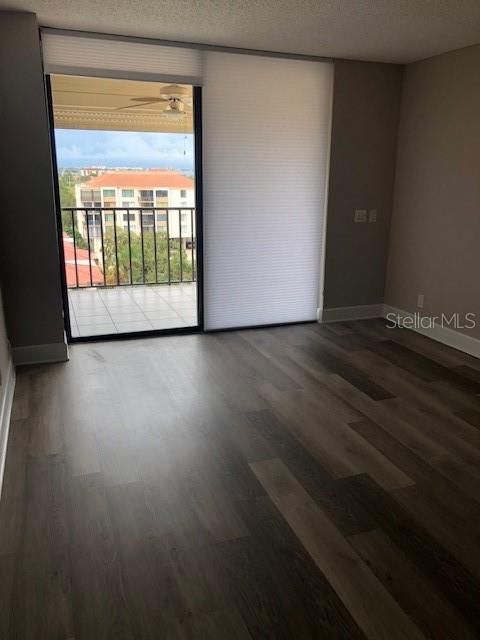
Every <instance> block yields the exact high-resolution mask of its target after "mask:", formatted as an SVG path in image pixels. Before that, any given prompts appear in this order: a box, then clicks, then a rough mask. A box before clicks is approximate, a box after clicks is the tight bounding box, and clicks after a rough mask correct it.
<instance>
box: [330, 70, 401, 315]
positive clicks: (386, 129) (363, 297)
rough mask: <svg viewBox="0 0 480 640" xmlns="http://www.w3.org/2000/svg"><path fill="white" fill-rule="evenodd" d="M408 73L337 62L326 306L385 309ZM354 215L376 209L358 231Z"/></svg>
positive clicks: (358, 225) (359, 226)
mask: <svg viewBox="0 0 480 640" xmlns="http://www.w3.org/2000/svg"><path fill="white" fill-rule="evenodd" d="M402 72H403V67H402V66H400V65H391V64H376V63H365V62H349V61H341V60H340V61H336V62H335V81H334V98H333V121H332V143H331V159H330V181H329V196H328V217H327V237H326V259H325V285H324V307H325V308H326V309H328V308H335V307H349V306H355V305H371V304H379V303H382V302H383V294H384V288H385V269H386V262H387V248H388V236H389V228H390V216H391V208H392V195H393V182H394V173H395V154H396V143H397V129H398V117H399V109H400V94H401V84H402ZM355 209H377V211H378V221H377V222H376V223H375V224H354V222H353V216H354V211H355Z"/></svg>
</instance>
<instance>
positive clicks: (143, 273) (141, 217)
mask: <svg viewBox="0 0 480 640" xmlns="http://www.w3.org/2000/svg"><path fill="white" fill-rule="evenodd" d="M140 237H141V243H142V280H143V284H145V246H144V240H143V209H140Z"/></svg>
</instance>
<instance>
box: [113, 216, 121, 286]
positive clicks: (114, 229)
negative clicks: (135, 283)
mask: <svg viewBox="0 0 480 640" xmlns="http://www.w3.org/2000/svg"><path fill="white" fill-rule="evenodd" d="M113 238H114V243H115V269H116V272H117V285H119V284H120V267H119V265H118V242H117V210H116V209H114V211H113Z"/></svg>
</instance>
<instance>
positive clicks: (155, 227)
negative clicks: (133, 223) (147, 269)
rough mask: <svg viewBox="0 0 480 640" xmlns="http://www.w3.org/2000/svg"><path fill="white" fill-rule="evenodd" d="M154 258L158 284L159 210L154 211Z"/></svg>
mask: <svg viewBox="0 0 480 640" xmlns="http://www.w3.org/2000/svg"><path fill="white" fill-rule="evenodd" d="M153 256H154V258H153V259H154V260H155V284H158V260H157V209H154V210H153Z"/></svg>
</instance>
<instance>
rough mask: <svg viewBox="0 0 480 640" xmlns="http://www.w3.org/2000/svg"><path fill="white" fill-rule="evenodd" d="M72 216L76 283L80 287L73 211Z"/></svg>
mask: <svg viewBox="0 0 480 640" xmlns="http://www.w3.org/2000/svg"><path fill="white" fill-rule="evenodd" d="M70 213H71V214H72V236H73V259H74V260H75V281H76V283H77V289H78V287H79V285H78V262H77V241H76V240H75V214H74V213H73V209H72V210H71V211H70Z"/></svg>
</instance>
